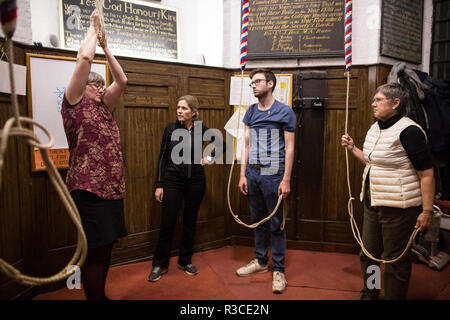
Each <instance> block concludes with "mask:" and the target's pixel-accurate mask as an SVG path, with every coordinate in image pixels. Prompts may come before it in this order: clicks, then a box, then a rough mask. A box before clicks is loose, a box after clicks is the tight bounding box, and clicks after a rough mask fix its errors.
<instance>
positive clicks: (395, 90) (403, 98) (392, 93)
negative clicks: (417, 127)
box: [375, 82, 409, 115]
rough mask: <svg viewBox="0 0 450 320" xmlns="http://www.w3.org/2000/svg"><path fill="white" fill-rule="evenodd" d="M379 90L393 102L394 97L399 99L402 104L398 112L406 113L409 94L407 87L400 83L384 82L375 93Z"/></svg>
mask: <svg viewBox="0 0 450 320" xmlns="http://www.w3.org/2000/svg"><path fill="white" fill-rule="evenodd" d="M378 92H381V93H382V94H383V95H384V96H385V97H386V99H388V100H389V101H391V102H393V101H394V99H399V100H400V105H399V106H398V108H397V112H398V113H399V114H401V115H404V114H405V111H406V105H407V103H408V97H409V95H408V92H407V91H406V89H405V88H404V87H403V86H402V85H401V84H400V83H396V82H392V83H387V84H383V85H381V86H379V87H378V88H377V89H376V90H375V94H377V93H378Z"/></svg>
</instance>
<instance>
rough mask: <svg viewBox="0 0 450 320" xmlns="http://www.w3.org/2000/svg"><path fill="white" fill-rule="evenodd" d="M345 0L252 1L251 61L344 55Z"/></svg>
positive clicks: (250, 6)
mask: <svg viewBox="0 0 450 320" xmlns="http://www.w3.org/2000/svg"><path fill="white" fill-rule="evenodd" d="M344 6H345V2H344V0H335V1H333V0H328V1H323V0H315V1H310V0H250V2H249V25H248V30H249V31H248V46H247V50H248V59H252V58H255V59H261V58H262V59H264V58H281V57H313V56H343V55H344V15H345V13H344Z"/></svg>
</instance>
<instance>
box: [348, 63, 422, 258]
mask: <svg viewBox="0 0 450 320" xmlns="http://www.w3.org/2000/svg"><path fill="white" fill-rule="evenodd" d="M346 74H347V97H346V100H345V133H347V132H348V131H347V128H348V99H349V90H350V72H349V71H347V72H346ZM345 163H346V168H347V188H348V194H349V200H348V203H347V209H348V213H349V215H350V226H351V227H352V232H353V237H354V238H355V240H356V242H358V244H359V246H360V247H361V250H362V251H363V252H364V254H365V255H366V256H367V257H369V258H370V259H372V260H374V261H377V262H381V263H394V262H397V261H399V260H400V259H401V258H403V256H404V255H405V254H406V253H407V252H408V250H409V248H410V247H411V245H412V243H413V241H414V239H415V237H416V236H417V233H418V232H419V229H417V228H416V229H415V230H414V231H413V233H412V234H411V237H410V238H409V240H408V243H407V245H406V247H405V250H403V252H402V253H401V254H400V255H399V256H398V257H397V258H395V259H392V260H384V259H378V258H375V257H374V256H372V255H371V254H370V252H369V251H368V250H367V249H366V248H365V247H364V243H363V241H362V238H361V234H360V232H359V229H358V225H357V224H356V221H355V218H354V217H353V203H352V201H353V200H355V198H353V197H352V189H351V186H350V173H349V171H350V170H349V165H348V150H347V148H345Z"/></svg>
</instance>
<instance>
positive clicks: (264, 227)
mask: <svg viewBox="0 0 450 320" xmlns="http://www.w3.org/2000/svg"><path fill="white" fill-rule="evenodd" d="M246 177H247V185H248V201H249V205H250V215H251V218H252V223H256V222H259V221H261V220H262V219H264V218H265V217H267V216H268V215H269V214H270V213H271V212H272V211H273V209H274V208H275V207H276V205H277V202H278V186H279V185H280V182H281V180H282V179H283V172H279V173H278V174H273V175H262V174H261V172H260V169H256V168H253V167H250V166H249V167H247V171H246ZM282 221H283V203H281V204H280V206H279V207H278V210H277V212H276V213H275V215H274V216H273V217H272V219H270V221H267V222H265V223H263V224H261V225H259V226H258V227H256V228H255V229H253V230H254V234H255V255H256V258H257V259H258V262H259V264H260V265H266V264H267V262H268V260H269V259H268V257H267V253H268V250H269V231H270V236H271V241H272V261H273V267H272V270H273V271H279V272H283V273H284V257H285V253H286V233H285V231H284V230H281V229H280V227H281V223H282Z"/></svg>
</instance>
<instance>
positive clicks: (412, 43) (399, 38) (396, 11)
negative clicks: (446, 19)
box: [380, 0, 423, 64]
mask: <svg viewBox="0 0 450 320" xmlns="http://www.w3.org/2000/svg"><path fill="white" fill-rule="evenodd" d="M422 20H423V0H383V5H382V15H381V45H380V54H381V55H382V56H388V57H392V58H397V59H400V60H404V61H409V62H413V63H417V64H420V63H422V24H423V21H422Z"/></svg>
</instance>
